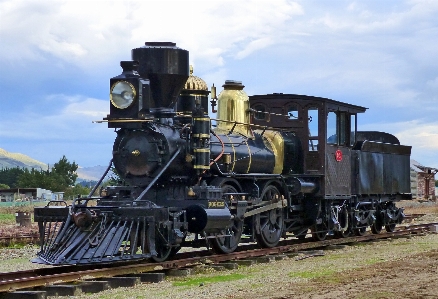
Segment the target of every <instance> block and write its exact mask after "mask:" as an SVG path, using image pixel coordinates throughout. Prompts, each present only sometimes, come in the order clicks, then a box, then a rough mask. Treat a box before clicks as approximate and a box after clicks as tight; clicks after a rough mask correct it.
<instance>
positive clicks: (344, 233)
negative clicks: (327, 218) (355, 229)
mask: <svg viewBox="0 0 438 299" xmlns="http://www.w3.org/2000/svg"><path fill="white" fill-rule="evenodd" d="M335 235H336V237H338V238H348V237H349V236H351V230H349V229H348V230H343V231H339V232H335Z"/></svg>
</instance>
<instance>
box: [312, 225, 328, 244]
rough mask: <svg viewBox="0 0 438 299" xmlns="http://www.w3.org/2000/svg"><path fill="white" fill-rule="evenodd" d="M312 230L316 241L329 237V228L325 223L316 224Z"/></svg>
mask: <svg viewBox="0 0 438 299" xmlns="http://www.w3.org/2000/svg"><path fill="white" fill-rule="evenodd" d="M310 230H311V231H312V238H313V240H315V241H324V240H325V239H326V238H327V228H326V226H325V225H324V224H315V225H314V226H312V228H311V229H310Z"/></svg>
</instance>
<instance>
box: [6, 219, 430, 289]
mask: <svg viewBox="0 0 438 299" xmlns="http://www.w3.org/2000/svg"><path fill="white" fill-rule="evenodd" d="M435 225H438V223H427V224H419V225H407V226H404V227H403V226H401V227H397V230H396V231H394V232H389V233H386V232H385V233H381V234H371V233H367V234H366V235H364V236H353V237H348V238H338V239H335V238H333V239H327V240H324V241H319V242H314V241H311V239H310V238H308V239H305V240H298V239H286V240H283V241H281V242H280V243H279V245H278V246H277V247H274V248H265V249H260V248H257V246H256V245H254V244H244V245H243V246H241V247H240V248H239V251H237V252H234V253H231V254H220V255H214V254H211V252H209V251H207V250H202V251H195V252H193V251H191V252H185V253H179V254H178V255H177V259H174V260H170V261H165V262H162V263H150V262H147V261H145V262H144V263H142V262H139V261H131V262H123V263H121V262H119V263H114V264H106V265H93V266H58V267H50V268H40V269H34V270H28V271H18V272H8V273H0V293H1V294H7V292H11V291H15V290H20V289H25V288H27V289H28V288H34V287H39V286H47V285H53V284H60V283H64V284H65V283H68V282H74V281H75V282H77V281H80V280H87V279H88V280H90V279H104V278H109V277H115V276H123V275H133V274H136V273H151V272H157V271H165V270H171V269H179V268H186V267H192V266H194V265H200V264H205V263H209V264H218V263H222V262H230V261H236V260H243V259H250V258H256V257H262V256H269V255H278V254H284V253H288V252H299V251H303V250H309V249H321V248H324V247H327V246H329V245H341V244H351V243H358V242H366V241H370V240H379V239H387V238H394V237H403V236H407V235H410V234H419V233H424V232H428V231H429V230H430V228H431V227H432V226H435Z"/></svg>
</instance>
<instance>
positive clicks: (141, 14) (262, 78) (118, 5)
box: [0, 0, 438, 168]
mask: <svg viewBox="0 0 438 299" xmlns="http://www.w3.org/2000/svg"><path fill="white" fill-rule="evenodd" d="M437 15H438V1H435V0H385V1H381V0H368V1H349V0H331V1H326V0H302V1H300V0H297V1H288V0H267V1H264V0H245V1H243V0H242V1H239V0H233V1H228V0H220V1H215V0H209V1H166V0H159V1H145V0H142V1H93V0H87V1H71V0H70V1H68V0H67V1H64V0H44V1H40V0H36V1H33V0H0V91H1V92H0V148H3V149H5V150H6V151H9V152H19V153H23V154H26V155H28V156H30V157H32V158H34V159H37V160H39V161H41V162H44V163H49V164H53V163H55V162H57V161H58V160H59V159H60V158H61V157H62V156H63V155H65V156H66V157H67V159H68V160H69V161H75V162H76V163H77V164H79V165H80V166H81V167H91V166H96V165H108V163H109V161H110V159H111V151H112V144H113V141H114V139H115V136H116V134H115V133H114V131H113V130H112V129H108V128H107V125H106V124H104V123H103V124H96V123H93V121H94V120H101V119H102V118H103V117H105V116H106V115H107V114H108V113H109V97H108V95H109V79H110V78H111V77H114V76H117V75H119V74H120V73H121V68H120V61H121V60H130V59H131V56H130V55H131V49H132V48H138V47H141V46H143V45H144V43H145V42H146V41H171V42H175V43H176V45H177V46H178V47H180V48H183V49H186V50H188V51H189V52H190V64H192V65H193V67H194V75H196V76H198V77H201V78H202V79H204V80H205V81H206V82H207V84H208V86H211V85H212V84H213V83H214V84H215V86H218V87H219V88H218V93H219V91H220V90H221V87H220V86H222V84H223V83H224V81H225V80H238V81H242V83H243V84H244V85H245V90H246V92H247V93H248V94H249V95H252V94H268V93H274V92H282V93H292V94H305V95H312V96H321V97H326V98H331V99H334V100H337V101H342V102H348V103H352V104H355V105H359V106H364V107H367V108H369V109H368V110H367V112H366V113H364V114H361V115H359V117H358V129H359V130H376V131H384V132H388V133H391V134H393V135H395V136H396V137H398V138H399V140H400V141H401V143H402V144H404V145H410V146H412V158H413V159H415V160H417V161H418V162H420V163H421V164H423V165H425V166H429V167H435V168H438V58H437V56H438V18H437V17H436V16H437Z"/></svg>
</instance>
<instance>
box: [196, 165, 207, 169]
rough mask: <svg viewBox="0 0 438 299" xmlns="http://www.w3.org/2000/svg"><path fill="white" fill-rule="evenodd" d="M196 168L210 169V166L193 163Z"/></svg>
mask: <svg viewBox="0 0 438 299" xmlns="http://www.w3.org/2000/svg"><path fill="white" fill-rule="evenodd" d="M193 168H194V169H210V166H205V165H193Z"/></svg>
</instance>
